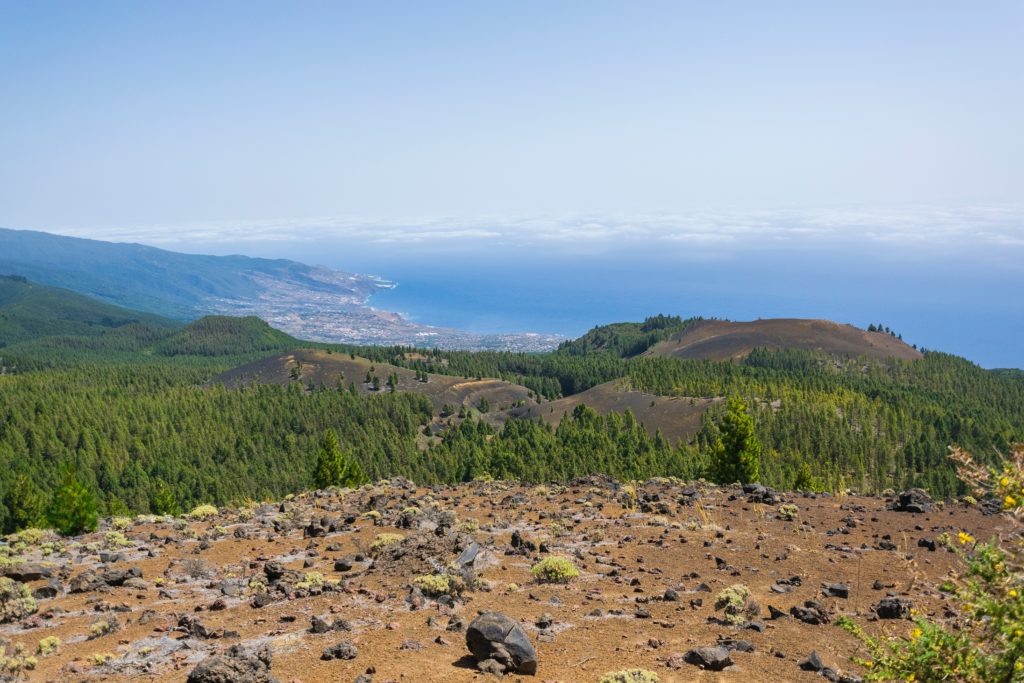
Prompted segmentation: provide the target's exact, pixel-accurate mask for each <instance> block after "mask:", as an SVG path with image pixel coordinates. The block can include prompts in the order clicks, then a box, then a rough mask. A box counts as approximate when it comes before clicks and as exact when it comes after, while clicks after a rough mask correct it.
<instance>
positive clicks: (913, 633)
mask: <svg viewBox="0 0 1024 683" xmlns="http://www.w3.org/2000/svg"><path fill="white" fill-rule="evenodd" d="M910 637H911V638H913V639H914V640H917V639H918V638H920V637H921V629H919V628H915V629H914V630H913V631H911V632H910Z"/></svg>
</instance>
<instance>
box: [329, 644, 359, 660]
mask: <svg viewBox="0 0 1024 683" xmlns="http://www.w3.org/2000/svg"><path fill="white" fill-rule="evenodd" d="M358 654H359V649H358V648H357V647H356V646H355V645H354V644H353V643H352V641H350V640H343V641H341V642H340V643H336V644H334V645H331V646H330V647H327V648H324V651H323V653H322V654H321V655H320V659H324V660H331V659H355V658H356V656H357V655H358Z"/></svg>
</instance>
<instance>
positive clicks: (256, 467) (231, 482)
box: [0, 282, 1024, 529]
mask: <svg viewBox="0 0 1024 683" xmlns="http://www.w3.org/2000/svg"><path fill="white" fill-rule="evenodd" d="M17 284H19V285H21V284H24V283H20V282H19V283H17ZM43 309H45V306H41V307H40V311H43ZM61 315H63V314H61ZM58 319H59V316H58ZM112 320H120V319H118V318H112ZM123 322H124V323H125V324H122V325H120V326H115V327H107V326H104V325H100V326H99V327H95V326H91V325H90V326H89V327H88V328H87V329H86V330H85V332H86V333H83V334H63V335H57V336H36V337H35V338H33V339H31V340H28V341H21V342H19V343H14V344H11V345H10V346H8V347H7V348H5V349H3V361H2V362H0V366H2V367H3V368H4V373H5V374H4V375H2V376H0V397H2V402H0V465H2V467H0V496H2V506H0V522H2V523H3V526H4V527H5V528H7V529H12V528H15V527H18V526H24V525H27V524H33V523H37V522H39V521H40V520H41V519H42V518H43V517H44V515H45V512H46V509H47V508H48V506H49V505H50V503H51V500H52V498H53V494H54V491H56V490H57V488H58V486H59V485H60V482H61V481H62V477H64V476H65V475H66V473H67V472H68V471H69V468H70V470H72V471H74V472H75V473H76V474H77V477H78V478H79V479H80V480H81V481H82V482H84V483H85V485H86V487H87V488H88V490H90V491H92V492H93V493H94V494H95V495H96V496H97V499H98V504H99V507H100V509H101V510H102V511H103V512H108V513H116V512H126V511H138V512H144V511H156V512H162V511H167V510H173V509H186V508H189V507H191V506H193V505H195V504H198V503H203V502H214V503H224V502H228V501H240V500H243V499H247V498H253V499H262V498H276V497H280V496H283V495H285V494H287V493H290V492H294V491H298V490H301V489H305V488H309V487H312V486H313V485H314V483H315V477H314V470H315V469H316V465H317V458H318V454H319V452H320V449H321V446H322V444H323V443H324V439H325V435H326V434H327V432H328V430H333V431H334V432H335V433H336V435H337V437H338V441H339V443H340V447H341V449H342V450H343V451H344V453H345V455H346V456H347V457H351V458H353V459H354V460H355V461H357V462H358V463H359V464H360V465H361V466H362V469H363V470H364V471H365V472H366V473H367V474H368V475H369V476H371V477H375V478H376V477H386V476H391V475H403V476H407V477H409V478H411V479H413V480H415V481H417V482H420V483H424V484H429V483H436V482H456V481H463V480H467V479H472V478H475V477H486V476H495V477H507V478H515V479H522V480H526V481H544V480H560V479H565V478H570V477H573V476H577V475H581V474H589V473H592V472H604V473H608V474H610V475H613V476H615V477H619V478H623V479H630V478H644V477H649V476H654V475H661V476H678V477H684V478H695V477H700V476H718V475H716V472H720V468H717V469H716V465H715V462H716V461H715V459H716V458H718V457H720V454H721V453H722V452H723V448H725V449H726V450H728V447H727V446H723V443H726V444H727V443H729V442H730V439H732V438H733V436H734V435H731V434H729V433H727V432H728V430H730V429H731V428H732V427H729V426H727V425H729V424H733V423H735V422H736V421H737V420H740V421H741V422H742V421H743V420H747V419H749V420H750V434H749V435H748V437H749V438H748V437H745V438H746V442H745V443H746V445H745V446H744V447H745V448H747V450H748V451H749V452H751V453H753V452H754V451H755V450H756V455H757V458H758V465H759V467H758V470H757V477H758V478H759V479H760V480H762V481H764V482H765V483H769V484H772V485H776V486H779V487H784V488H792V487H795V486H801V487H804V488H820V489H824V490H839V489H843V488H847V487H852V488H857V489H860V490H865V491H879V490H881V489H884V488H887V487H893V488H903V487H907V486H911V485H921V486H925V487H928V488H930V489H931V491H932V492H933V493H934V494H935V495H937V496H946V495H952V494H955V493H958V492H961V491H960V490H959V489H958V488H957V487H958V485H957V483H956V480H955V476H954V473H953V471H952V469H951V467H950V466H949V465H948V462H947V459H946V453H947V448H948V446H949V445H950V444H959V445H962V446H964V447H965V448H968V449H969V450H971V451H972V452H974V453H975V454H977V455H978V456H979V457H980V458H982V459H986V458H987V459H988V460H993V459H994V458H996V457H997V454H998V453H1000V452H1006V450H1007V448H1008V444H1009V443H1010V442H1012V441H1014V440H1020V439H1022V438H1024V430H1022V426H1024V382H1021V381H1020V380H1019V376H1018V374H1017V373H1012V372H989V371H985V370H983V369H981V368H979V367H977V366H976V365H974V364H972V363H969V362H968V361H966V360H963V359H961V358H957V357H954V356H949V355H946V354H941V353H935V352H929V353H926V354H925V355H924V357H923V358H922V359H920V360H912V361H908V360H896V359H868V358H863V357H861V358H852V357H848V356H840V355H833V354H828V353H822V352H813V351H806V350H773V351H768V350H763V349H755V350H753V351H752V352H751V353H750V354H749V355H748V356H747V357H746V358H744V359H743V360H741V361H736V362H717V361H709V360H689V359H678V358H665V357H652V356H645V355H638V353H640V354H642V351H643V350H645V349H647V348H649V347H650V346H651V345H652V344H655V343H658V341H659V338H660V337H664V336H665V335H666V334H671V332H670V331H671V330H676V329H678V328H679V327H680V326H683V327H685V325H686V323H684V322H683V321H681V320H679V319H677V318H667V317H659V318H655V319H652V321H649V322H648V323H639V324H624V325H616V326H607V327H605V328H601V329H600V330H599V331H595V332H594V333H591V334H589V335H587V336H586V337H584V338H583V339H582V340H580V341H578V342H575V343H572V344H567V345H565V346H564V347H563V348H561V349H559V350H558V351H556V352H553V353H548V354H514V353H493V352H488V353H467V352H445V351H437V350H414V349H407V348H395V347H392V348H383V347H362V348H359V347H347V346H344V347H343V346H333V347H330V346H327V345H317V346H319V347H320V348H322V349H324V350H325V351H326V350H331V351H332V352H333V353H335V354H341V353H345V354H346V358H357V357H361V358H365V359H367V361H366V363H367V366H368V367H369V366H370V364H372V363H381V364H383V363H392V364H394V365H396V366H401V367H403V368H409V369H411V370H413V371H414V372H413V373H408V374H409V375H410V376H411V377H415V380H413V379H411V378H410V377H405V376H403V381H402V382H400V383H395V384H394V389H395V390H392V389H391V388H390V387H389V386H388V383H385V382H383V381H381V383H380V385H379V386H374V387H370V388H369V389H368V388H367V385H366V382H367V381H368V380H367V378H366V377H346V378H345V381H344V382H339V381H337V380H336V381H335V382H333V383H330V384H329V385H327V386H323V385H321V384H318V383H315V382H312V381H309V380H308V379H306V380H304V379H303V376H302V373H301V372H296V373H294V377H292V379H290V380H289V379H284V380H283V381H280V380H278V381H276V382H274V383H266V384H262V383H260V382H258V381H255V382H252V383H250V384H248V385H247V386H243V387H240V388H227V387H225V386H221V385H217V384H208V383H209V382H210V380H211V379H212V378H214V377H217V376H219V375H220V374H221V373H223V372H225V371H227V370H229V369H231V368H234V367H237V366H240V365H242V364H244V363H247V362H249V361H253V360H255V359H258V358H261V357H264V356H266V355H267V354H269V353H273V352H281V351H285V350H289V349H294V348H295V347H296V346H297V345H299V344H301V342H297V341H296V340H294V339H292V338H291V337H289V336H287V335H285V334H283V333H280V332H278V331H276V330H273V329H272V328H270V327H269V326H267V325H266V324H265V323H263V322H262V321H260V320H259V319H255V318H240V319H239V318H216V317H215V318H208V319H203V320H200V321H197V322H196V323H193V324H190V325H188V326H185V327H183V328H176V327H164V326H161V325H160V321H156V324H143V322H142V321H138V322H134V321H131V320H124V321H123ZM15 324H16V323H15V322H12V321H11V320H9V319H8V320H4V319H0V331H3V330H4V329H15ZM5 325H6V328H5ZM73 325H74V323H73V321H70V320H69V322H68V328H67V329H69V330H72V329H75V328H74V327H73ZM58 327H59V326H58ZM49 329H51V328H46V329H45V330H43V331H48V330H49ZM307 346H312V345H307ZM286 357H287V356H286ZM366 374H369V373H366ZM438 374H445V375H454V376H456V377H459V378H469V379H471V380H474V379H475V378H477V377H482V378H487V377H493V378H504V379H506V380H508V381H510V382H514V383H518V384H521V385H523V386H525V387H527V388H529V389H530V390H531V391H532V392H534V393H533V399H532V400H533V401H535V402H537V401H539V402H540V405H533V407H531V409H530V410H531V413H532V414H533V415H538V411H539V412H540V413H542V412H543V411H544V410H545V408H547V407H548V406H547V401H548V400H549V399H554V398H557V397H560V396H568V395H573V394H577V393H579V392H582V391H584V390H586V389H588V388H591V387H594V386H596V385H598V384H603V383H606V382H608V381H610V380H618V384H619V385H621V386H623V387H624V388H632V389H637V390H642V391H644V392H647V393H648V394H650V395H653V396H667V397H681V398H682V402H685V403H687V404H688V405H690V406H692V405H694V404H695V402H697V401H698V400H700V399H705V400H703V401H701V403H702V404H703V405H705V406H709V408H708V409H707V412H705V413H704V416H703V421H702V426H701V427H700V428H699V429H698V430H696V432H695V433H694V434H693V435H692V438H690V439H689V440H687V441H679V442H676V443H672V442H670V441H669V440H668V439H666V438H664V437H663V436H662V435H661V434H660V433H652V431H651V430H650V429H647V428H645V427H644V425H643V424H642V423H641V420H640V419H638V415H641V414H642V410H641V409H639V408H638V410H637V414H634V413H631V412H626V413H614V412H607V411H605V412H604V414H602V411H601V407H600V406H597V407H596V408H595V407H593V406H586V405H577V406H576V407H575V409H573V411H572V413H571V414H569V415H567V416H566V417H565V418H563V419H562V420H561V421H560V423H559V424H558V426H557V427H552V426H550V425H548V424H545V423H543V422H542V421H539V420H537V419H518V418H516V417H514V414H515V413H514V412H513V411H512V410H511V409H507V412H506V413H503V414H502V415H499V416H496V415H494V413H493V411H495V410H504V409H505V408H503V407H501V406H493V408H492V407H485V406H482V405H465V404H464V405H461V406H444V407H443V408H441V409H439V408H438V406H437V405H434V404H432V402H431V399H430V396H429V395H427V394H428V392H426V391H425V390H423V389H421V388H420V387H431V388H432V389H437V387H438V384H439V381H438V379H437V375H438ZM277 376H278V377H282V376H283V377H285V378H287V377H289V373H287V372H286V373H278V375H277ZM432 377H433V380H432V379H431V378H432ZM432 381H433V382H434V384H431V382H432ZM608 389H609V387H606V388H605V390H608ZM730 396H735V397H741V399H742V400H735V401H729V402H728V405H727V404H726V402H725V401H722V400H720V397H730ZM687 399H692V401H687ZM706 399H715V400H706ZM676 400H679V399H676ZM435 403H436V401H435ZM652 403H653V402H652ZM736 406H740V408H739V409H737V408H736ZM488 410H491V412H489V413H487V414H486V415H485V414H484V413H485V411H488ZM728 410H732V411H733V413H732V415H731V416H729V417H726V411H728ZM737 410H739V414H737V412H736V411H737ZM744 416H746V417H744ZM484 417H486V419H483V418H484ZM496 417H499V418H500V419H497V420H496V419H495V418H496ZM689 419H692V416H690V418H689Z"/></svg>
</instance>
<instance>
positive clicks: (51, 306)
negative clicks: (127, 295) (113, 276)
mask: <svg viewBox="0 0 1024 683" xmlns="http://www.w3.org/2000/svg"><path fill="white" fill-rule="evenodd" d="M129 325H147V326H152V327H157V328H168V329H169V328H173V327H176V326H177V325H178V323H175V322H174V321H171V320H168V319H166V318H161V317H160V316H156V315H151V314H148V313H141V312H139V311H131V310H128V309H125V308H121V307H119V306H113V305H110V304H107V303H103V302H101V301H96V300H95V299H90V298H89V297H85V296H82V295H80V294H76V293H74V292H70V291H68V290H66V289H59V288H56V287H47V286H45V285H40V284H36V283H34V282H29V281H28V280H26V279H25V278H24V277H21V276H18V275H7V276H0V347H4V346H9V345H11V344H17V343H19V342H24V341H29V340H33V339H39V338H41V337H49V336H54V335H75V336H95V335H102V334H107V333H109V332H111V331H112V330H116V329H118V328H122V327H125V326H129Z"/></svg>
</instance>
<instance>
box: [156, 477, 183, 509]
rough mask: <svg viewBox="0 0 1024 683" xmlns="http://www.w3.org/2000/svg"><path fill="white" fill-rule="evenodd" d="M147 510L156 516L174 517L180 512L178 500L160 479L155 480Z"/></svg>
mask: <svg viewBox="0 0 1024 683" xmlns="http://www.w3.org/2000/svg"><path fill="white" fill-rule="evenodd" d="M149 508H150V510H152V511H153V514H156V515H176V514H178V512H180V508H179V507H178V498H177V496H175V495H174V491H173V490H172V489H171V487H170V486H168V485H167V482H165V481H164V480H162V479H159V480H157V483H156V486H155V487H154V489H153V495H152V497H151V498H150V500H149Z"/></svg>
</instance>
